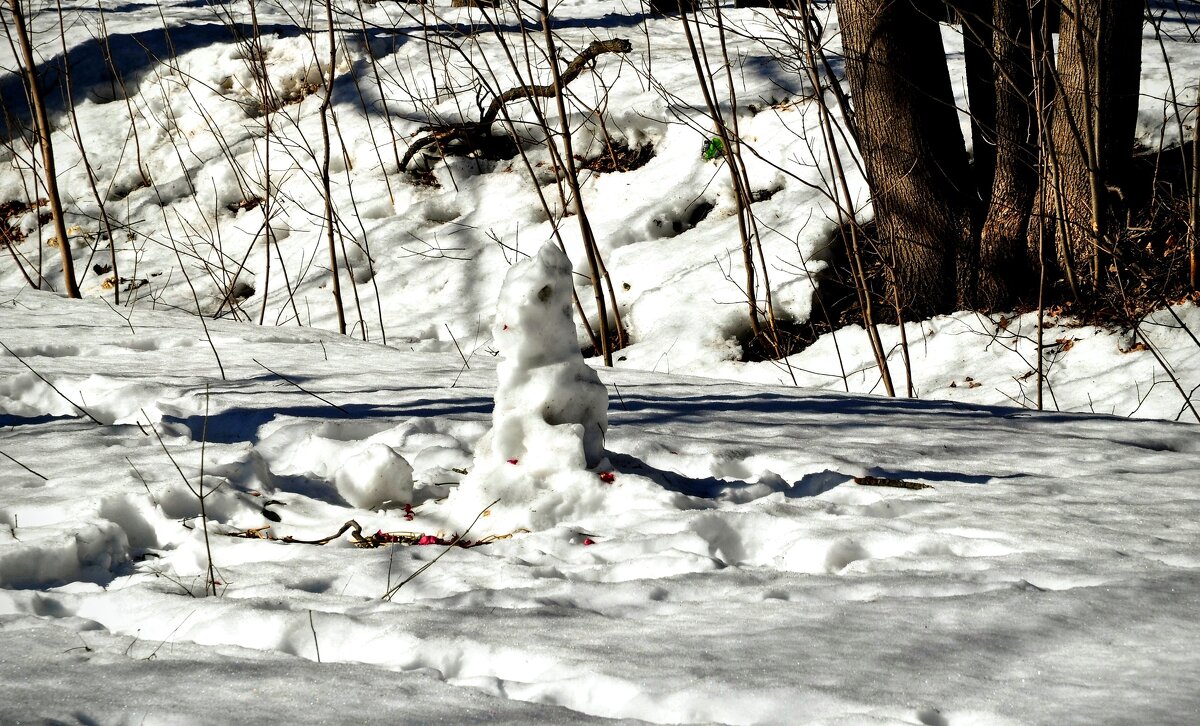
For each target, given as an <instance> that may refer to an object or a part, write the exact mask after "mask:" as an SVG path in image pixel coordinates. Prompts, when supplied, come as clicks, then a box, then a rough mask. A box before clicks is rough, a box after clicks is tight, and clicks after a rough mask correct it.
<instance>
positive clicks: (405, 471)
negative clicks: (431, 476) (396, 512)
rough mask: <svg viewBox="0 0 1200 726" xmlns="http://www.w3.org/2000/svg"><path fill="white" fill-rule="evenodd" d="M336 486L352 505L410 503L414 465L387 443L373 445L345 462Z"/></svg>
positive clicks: (374, 506)
mask: <svg viewBox="0 0 1200 726" xmlns="http://www.w3.org/2000/svg"><path fill="white" fill-rule="evenodd" d="M334 485H335V486H337V490H338V493H339V494H341V495H342V498H343V499H345V500H346V501H347V502H348V503H349V504H350V506H353V507H359V508H360V509H377V508H379V507H381V506H383V504H384V503H386V502H391V503H393V504H408V503H410V502H412V496H413V468H412V466H410V465H409V463H408V461H406V460H405V459H404V457H403V456H401V455H400V454H398V453H396V450H395V449H393V448H392V447H390V446H388V445H386V444H371V445H370V446H367V447H366V448H365V449H363V450H362V451H360V452H358V453H357V454H354V455H353V456H351V457H349V458H348V459H346V461H344V462H342V466H341V467H340V468H339V469H338V470H337V473H336V474H335V475H334Z"/></svg>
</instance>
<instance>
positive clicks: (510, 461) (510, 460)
mask: <svg viewBox="0 0 1200 726" xmlns="http://www.w3.org/2000/svg"><path fill="white" fill-rule="evenodd" d="M508 463H510V464H513V465H514V466H515V465H516V463H517V460H516V459H509V460H508Z"/></svg>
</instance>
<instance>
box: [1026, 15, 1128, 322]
mask: <svg viewBox="0 0 1200 726" xmlns="http://www.w3.org/2000/svg"><path fill="white" fill-rule="evenodd" d="M1061 1H1062V16H1061V23H1060V28H1061V32H1060V35H1059V50H1058V64H1057V65H1058V73H1057V76H1056V89H1055V100H1054V103H1053V106H1052V108H1051V110H1050V111H1051V121H1050V143H1051V147H1052V148H1051V164H1050V179H1049V180H1045V181H1046V182H1048V183H1049V184H1051V185H1052V188H1053V190H1054V196H1055V197H1056V198H1057V203H1056V204H1055V205H1054V206H1055V210H1054V211H1055V213H1056V215H1057V217H1058V224H1057V226H1056V227H1057V232H1058V234H1059V236H1058V240H1057V250H1058V258H1059V262H1060V264H1061V266H1062V268H1063V273H1064V274H1065V275H1066V278H1067V283H1068V285H1069V286H1070V288H1071V291H1072V293H1073V294H1074V296H1075V297H1076V298H1077V299H1086V298H1088V297H1089V296H1091V295H1093V294H1095V293H1096V292H1098V291H1099V289H1100V288H1101V286H1102V285H1103V283H1104V277H1105V273H1106V270H1107V268H1108V264H1109V262H1110V259H1111V255H1112V253H1113V252H1114V250H1113V245H1114V241H1115V239H1116V232H1117V229H1118V228H1117V224H1118V223H1119V221H1120V220H1121V216H1122V213H1123V211H1124V206H1125V205H1124V200H1125V198H1126V192H1125V187H1126V185H1127V183H1128V179H1129V174H1130V166H1131V162H1132V156H1133V136H1134V130H1135V127H1136V122H1137V104H1138V84H1139V80H1140V73H1141V38H1142V12H1143V3H1141V2H1135V0H1061Z"/></svg>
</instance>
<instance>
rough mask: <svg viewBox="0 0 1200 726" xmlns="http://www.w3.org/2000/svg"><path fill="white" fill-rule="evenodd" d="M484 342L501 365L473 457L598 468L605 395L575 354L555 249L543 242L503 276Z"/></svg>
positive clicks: (563, 272) (566, 290) (566, 275)
mask: <svg viewBox="0 0 1200 726" xmlns="http://www.w3.org/2000/svg"><path fill="white" fill-rule="evenodd" d="M492 335H493V337H494V339H495V341H496V344H497V347H498V348H499V349H500V354H501V355H502V356H503V360H502V361H501V363H500V366H499V370H498V374H499V382H498V384H497V387H496V408H495V410H494V411H493V413H492V431H491V432H490V434H488V436H487V437H486V438H485V439H484V441H483V443H482V446H481V449H480V451H481V453H490V454H491V456H492V458H493V461H505V462H518V463H520V464H524V465H526V466H527V467H533V468H534V469H542V470H547V471H553V470H559V469H569V468H575V469H582V468H587V467H593V466H596V465H597V464H599V463H600V461H601V459H603V457H604V434H605V432H606V431H607V430H608V390H607V389H606V388H605V387H604V384H603V383H601V382H600V377H599V376H598V375H596V371H594V370H592V369H591V368H590V367H588V365H587V364H586V363H584V362H583V356H582V354H580V352H579V343H578V340H577V338H576V335H575V321H574V319H573V318H572V316H571V261H570V260H569V259H567V256H566V255H565V254H564V253H563V252H562V251H561V250H560V249H558V248H557V247H555V246H554V245H552V244H549V243H548V244H546V245H545V246H543V247H542V249H541V250H540V251H539V252H538V253H537V255H535V256H534V257H531V258H529V259H527V260H522V261H521V262H518V263H517V264H515V265H513V266H512V268H511V269H509V271H508V275H507V276H506V277H505V278H504V285H503V287H502V288H501V290H500V299H499V301H498V303H497V305H496V321H495V323H494V325H493V329H492ZM488 449H490V452H489V451H488Z"/></svg>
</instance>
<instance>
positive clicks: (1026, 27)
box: [963, 0, 1044, 310]
mask: <svg viewBox="0 0 1200 726" xmlns="http://www.w3.org/2000/svg"><path fill="white" fill-rule="evenodd" d="M983 4H984V6H985V7H984V8H982V9H981V10H980V11H979V12H978V13H970V12H964V13H963V32H964V35H965V36H966V38H965V40H966V50H967V53H966V59H967V78H968V91H969V93H970V105H971V117H972V136H973V139H974V148H975V160H974V167H973V172H974V177H975V180H976V189H977V190H978V194H979V200H980V205H979V206H978V207H977V208H976V210H977V211H976V216H975V220H976V229H977V230H978V243H979V246H978V259H977V265H976V266H975V269H974V270H973V272H974V275H975V277H974V279H973V280H972V282H973V288H974V295H973V298H972V299H971V302H972V303H973V305H972V306H973V307H976V308H980V309H983V310H997V309H1003V308H1006V307H1009V306H1011V305H1013V304H1015V303H1017V302H1020V301H1022V300H1024V299H1026V298H1027V297H1029V295H1030V294H1031V293H1032V291H1033V288H1034V284H1033V282H1034V280H1033V269H1034V264H1033V263H1034V259H1033V258H1032V257H1031V256H1030V247H1029V241H1028V240H1029V235H1028V231H1029V217H1030V213H1031V211H1032V209H1033V203H1034V198H1035V196H1036V195H1037V185H1038V167H1037V159H1038V156H1037V123H1038V116H1037V111H1036V104H1035V102H1034V92H1035V88H1034V83H1035V75H1034V73H1033V63H1034V61H1035V58H1037V57H1038V53H1040V50H1041V43H1040V34H1038V35H1035V33H1034V30H1035V28H1040V26H1041V17H1042V16H1043V15H1044V11H1043V7H1042V6H1043V3H1042V2H1040V0H1033V1H1032V2H1031V1H1030V0H994V1H993V0H988V2H986V3H983Z"/></svg>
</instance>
